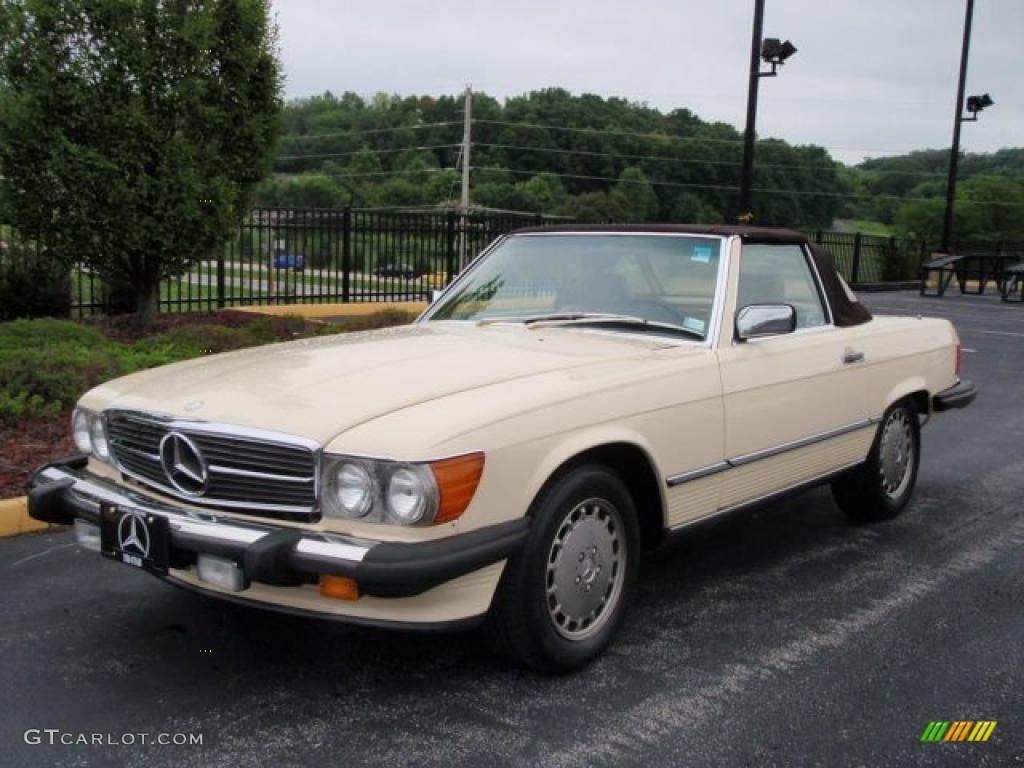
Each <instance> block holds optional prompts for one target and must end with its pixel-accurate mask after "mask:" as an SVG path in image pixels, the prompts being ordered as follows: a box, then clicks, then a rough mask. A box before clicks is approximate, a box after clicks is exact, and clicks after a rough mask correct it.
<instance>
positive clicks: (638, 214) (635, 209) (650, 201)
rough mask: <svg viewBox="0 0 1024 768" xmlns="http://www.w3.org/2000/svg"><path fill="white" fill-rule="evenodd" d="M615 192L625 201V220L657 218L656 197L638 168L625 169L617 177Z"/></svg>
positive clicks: (652, 188)
mask: <svg viewBox="0 0 1024 768" xmlns="http://www.w3.org/2000/svg"><path fill="white" fill-rule="evenodd" d="M615 191H616V192H617V193H618V194H619V195H620V196H621V197H622V199H623V200H625V201H626V219H627V220H629V221H649V220H650V219H654V218H657V216H658V195H657V194H656V193H655V192H654V187H652V186H651V183H650V182H649V181H648V180H647V176H646V175H645V174H644V172H643V171H642V170H640V169H639V168H627V169H626V170H624V171H623V172H622V173H621V174H620V175H619V181H618V183H617V184H616V185H615Z"/></svg>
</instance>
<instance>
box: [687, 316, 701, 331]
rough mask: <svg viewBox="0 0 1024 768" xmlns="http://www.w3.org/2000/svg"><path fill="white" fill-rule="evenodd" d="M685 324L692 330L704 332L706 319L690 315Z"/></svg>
mask: <svg viewBox="0 0 1024 768" xmlns="http://www.w3.org/2000/svg"><path fill="white" fill-rule="evenodd" d="M683 326H685V327H686V328H689V329H690V330H691V331H697V333H704V321H703V320H698V319H697V318H696V317H688V318H686V319H685V320H683Z"/></svg>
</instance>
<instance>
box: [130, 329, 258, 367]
mask: <svg viewBox="0 0 1024 768" xmlns="http://www.w3.org/2000/svg"><path fill="white" fill-rule="evenodd" d="M256 343H257V342H256V341H255V340H254V339H253V338H252V337H251V336H249V335H248V334H247V333H246V332H245V330H244V329H238V328H225V327H224V326H222V325H205V324H201V325H181V326H178V327H177V328H171V329H170V330H167V331H164V332H163V333H158V334H155V335H153V336H149V337H147V338H145V339H142V340H141V341H139V342H137V343H136V344H135V345H134V350H135V351H136V352H141V353H144V354H157V355H161V356H163V357H166V358H167V359H168V361H170V360H185V359H187V358H190V357H200V356H202V355H215V354H218V353H220V352H230V351H231V350H233V349H242V348H243V347H251V346H253V345H254V344H256Z"/></svg>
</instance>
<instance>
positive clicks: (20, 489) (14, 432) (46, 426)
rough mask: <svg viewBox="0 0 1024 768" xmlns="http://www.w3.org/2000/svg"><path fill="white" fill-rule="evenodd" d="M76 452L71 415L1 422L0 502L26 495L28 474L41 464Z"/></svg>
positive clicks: (66, 413)
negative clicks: (12, 422) (72, 437)
mask: <svg viewBox="0 0 1024 768" xmlns="http://www.w3.org/2000/svg"><path fill="white" fill-rule="evenodd" d="M73 453H75V445H74V443H73V442H72V441H71V412H70V411H65V412H64V413H59V414H56V415H54V416H38V417H35V418H31V419H22V420H20V421H19V422H18V423H17V424H16V425H11V424H4V423H3V422H0V499H6V498H9V497H12V496H23V495H24V494H25V482H26V481H27V480H28V476H29V473H31V472H32V470H34V469H36V468H37V467H39V466H40V465H42V464H45V463H46V462H48V461H52V460H53V459H56V458H60V457H62V456H70V455H71V454H73Z"/></svg>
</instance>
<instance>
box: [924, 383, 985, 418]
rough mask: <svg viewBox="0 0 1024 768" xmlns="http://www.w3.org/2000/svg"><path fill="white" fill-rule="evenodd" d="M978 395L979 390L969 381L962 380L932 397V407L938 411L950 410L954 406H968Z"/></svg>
mask: <svg viewBox="0 0 1024 768" xmlns="http://www.w3.org/2000/svg"><path fill="white" fill-rule="evenodd" d="M977 396H978V390H977V389H975V387H974V384H972V383H971V382H969V381H961V382H960V383H959V384H956V385H955V386H952V387H950V388H949V389H945V390H943V391H942V392H939V393H938V394H937V395H935V396H934V397H933V398H932V407H933V408H934V409H935V410H936V411H949V410H952V409H953V408H966V407H967V406H968V405H970V404H971V403H972V402H974V398H975V397H977Z"/></svg>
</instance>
